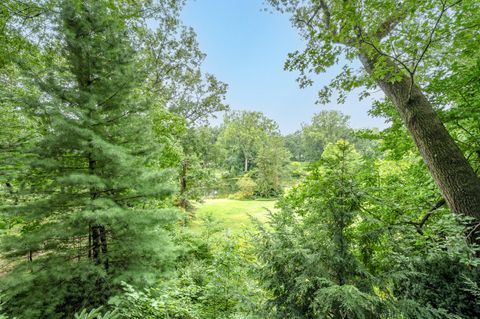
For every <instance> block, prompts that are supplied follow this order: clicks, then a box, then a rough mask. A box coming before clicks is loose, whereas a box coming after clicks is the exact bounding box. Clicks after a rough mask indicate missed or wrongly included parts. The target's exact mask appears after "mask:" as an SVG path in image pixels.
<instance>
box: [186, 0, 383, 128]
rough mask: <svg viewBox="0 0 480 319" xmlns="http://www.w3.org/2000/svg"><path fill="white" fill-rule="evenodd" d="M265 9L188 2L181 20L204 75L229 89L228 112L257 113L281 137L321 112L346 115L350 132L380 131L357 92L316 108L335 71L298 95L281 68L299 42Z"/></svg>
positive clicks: (253, 4)
mask: <svg viewBox="0 0 480 319" xmlns="http://www.w3.org/2000/svg"><path fill="white" fill-rule="evenodd" d="M265 8H267V6H266V4H264V1H263V0H188V1H187V5H186V7H185V8H184V11H183V14H182V17H183V21H184V23H185V24H186V25H189V26H191V27H193V28H194V29H195V31H196V33H197V35H198V40H199V43H200V48H201V49H202V51H203V52H205V53H206V54H207V58H206V60H205V63H204V66H203V68H204V71H205V72H208V73H212V74H214V75H215V76H216V77H217V78H218V79H219V80H221V81H223V82H226V83H228V85H229V90H228V93H227V97H226V100H227V103H228V104H229V105H230V107H231V108H232V109H244V110H255V111H261V112H263V113H265V114H266V115H267V116H268V117H270V118H272V119H274V120H275V121H277V122H278V123H279V125H280V129H281V131H282V132H283V133H290V132H293V131H295V130H297V129H299V128H300V127H301V124H302V123H306V122H309V120H310V118H311V117H312V115H313V114H314V113H315V112H318V111H320V110H322V109H337V110H341V111H342V112H343V113H345V114H348V115H350V116H351V120H350V124H351V126H352V127H354V128H364V127H379V128H383V127H385V123H384V120H383V119H378V118H371V117H369V116H368V115H367V111H368V109H369V107H370V102H369V101H358V92H357V93H352V94H350V96H349V98H348V99H347V103H346V104H344V105H337V104H336V103H334V102H333V103H331V104H329V105H316V104H315V100H316V97H317V91H318V89H319V88H321V87H322V86H323V85H324V84H326V83H328V82H329V81H330V80H331V79H332V78H333V77H334V76H335V75H336V72H335V68H333V69H332V70H329V72H327V73H325V74H322V75H321V76H319V77H318V80H317V81H316V83H315V85H314V86H313V87H312V88H307V89H300V88H299V87H298V84H297V83H296V81H295V78H296V76H297V74H296V73H294V72H293V73H292V72H287V71H284V70H283V65H284V62H285V59H286V57H287V54H288V53H289V52H292V51H294V50H297V49H301V48H303V45H304V44H303V41H302V40H301V38H300V36H299V35H298V34H297V32H296V30H294V29H293V28H292V27H291V25H290V22H289V21H288V17H287V16H286V15H281V14H280V13H277V12H275V13H269V12H265V11H264V10H263V9H265Z"/></svg>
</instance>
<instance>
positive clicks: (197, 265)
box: [112, 225, 261, 319]
mask: <svg viewBox="0 0 480 319" xmlns="http://www.w3.org/2000/svg"><path fill="white" fill-rule="evenodd" d="M212 232H213V233H215V229H212V228H211V226H208V225H207V226H206V228H205V229H204V232H203V233H201V234H200V235H196V236H194V235H193V234H192V233H191V232H188V231H186V232H180V233H179V234H178V238H177V240H178V241H179V244H181V245H183V248H184V249H183V252H182V253H181V254H180V256H179V263H178V267H177V271H176V276H175V277H174V278H172V279H170V280H169V281H166V282H164V283H162V284H161V285H160V286H159V287H157V288H152V289H148V290H145V291H142V292H139V291H138V290H135V289H133V288H132V287H130V286H126V291H125V293H124V294H123V295H121V296H119V297H117V298H115V300H112V302H113V304H114V305H115V307H116V308H117V309H119V311H120V314H121V318H182V319H216V318H252V319H254V318H259V317H258V316H256V313H258V306H257V302H258V298H259V296H260V293H261V292H260V291H259V290H258V288H256V284H255V282H254V281H252V279H251V276H250V275H249V274H248V267H247V264H248V260H247V258H246V256H245V255H244V253H243V252H242V247H241V246H240V242H239V241H238V239H237V238H231V237H225V236H221V237H217V236H215V237H212Z"/></svg>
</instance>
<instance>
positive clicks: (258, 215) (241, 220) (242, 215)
mask: <svg viewBox="0 0 480 319" xmlns="http://www.w3.org/2000/svg"><path fill="white" fill-rule="evenodd" d="M275 202H276V201H275V200H233V199H208V200H206V201H205V202H204V203H201V204H197V209H196V210H195V212H194V216H195V220H194V222H193V223H192V228H193V229H198V228H199V227H201V226H202V224H203V221H202V220H203V219H204V218H206V217H208V216H211V217H212V218H213V219H214V220H216V221H218V222H219V224H220V225H219V226H220V227H221V228H223V229H224V230H226V231H230V232H232V233H239V232H241V231H242V230H244V229H246V228H248V227H250V226H252V220H251V218H250V217H249V216H252V217H254V218H255V219H257V220H259V221H260V222H265V221H266V220H267V218H268V211H269V210H270V211H274V210H275V207H274V206H275Z"/></svg>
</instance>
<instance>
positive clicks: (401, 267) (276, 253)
mask: <svg viewBox="0 0 480 319" xmlns="http://www.w3.org/2000/svg"><path fill="white" fill-rule="evenodd" d="M377 163H378V164H377V165H379V166H380V169H378V168H377V169H376V168H375V166H372V163H369V162H365V161H364V160H362V158H361V157H360V156H359V154H358V153H357V152H356V151H355V150H354V148H353V147H352V145H351V144H349V143H347V142H345V141H339V142H338V143H337V144H336V145H333V144H330V145H328V146H327V148H326V150H325V152H324V153H323V154H322V158H321V160H320V161H319V162H318V163H316V164H314V165H312V166H311V168H310V172H309V175H308V176H307V177H306V179H305V181H304V182H303V183H301V184H299V185H298V186H296V187H294V188H293V189H292V190H291V191H289V192H288V193H287V194H286V196H285V198H284V199H283V200H282V201H281V202H280V207H281V210H280V211H279V212H277V213H275V214H273V215H272V217H271V221H270V227H261V228H260V232H259V235H258V237H257V238H256V240H255V242H256V243H257V245H258V244H259V243H260V245H258V247H257V254H258V256H259V258H260V261H261V263H260V267H259V269H258V274H259V275H260V279H261V282H262V283H263V284H264V287H265V288H266V289H267V290H268V291H269V292H270V293H271V297H270V300H269V303H267V305H268V307H267V308H268V310H269V311H270V313H271V315H272V316H274V317H278V318H284V317H289V318H318V317H321V318H328V317H331V318H345V317H348V318H403V317H405V318H458V317H462V318H470V317H476V316H478V313H477V310H476V303H477V301H476V300H477V299H476V297H475V293H474V291H475V288H474V289H473V292H472V291H468V290H465V287H466V282H476V281H477V280H478V277H477V272H478V268H477V267H478V260H477V259H476V257H475V251H474V250H473V249H472V248H471V247H468V245H467V244H466V243H465V237H464V231H465V230H464V227H463V226H462V224H461V223H459V222H458V220H456V219H454V218H453V217H452V215H451V214H448V213H446V212H444V211H440V212H438V213H437V214H438V215H437V216H433V217H432V219H431V220H429V221H428V222H427V223H426V224H422V225H420V224H418V222H417V220H418V219H421V218H420V217H419V215H421V211H420V212H419V210H418V208H416V207H415V208H413V207H412V206H411V202H412V201H413V202H420V203H421V202H428V198H431V197H430V196H432V197H433V196H435V195H436V194H435V192H434V191H432V188H433V187H429V186H428V183H431V180H429V179H428V173H427V172H426V170H425V168H423V167H422V166H420V165H418V164H416V163H415V162H413V163H412V162H404V163H403V164H402V166H401V168H400V167H399V168H398V169H397V168H396V167H395V165H394V164H393V163H392V162H391V161H390V162H389V161H386V162H385V163H383V161H378V162H377ZM397 165H399V164H397ZM422 179H426V182H425V184H426V185H422V187H421V189H424V191H421V192H419V188H418V185H421V183H420V181H421V180H422ZM400 185H402V186H400ZM409 187H412V188H411V189H410V188H409ZM406 194H408V196H406ZM436 196H438V195H436ZM379 199H382V201H381V202H379ZM433 265H435V266H433ZM439 265H444V266H439ZM466 278H467V279H466Z"/></svg>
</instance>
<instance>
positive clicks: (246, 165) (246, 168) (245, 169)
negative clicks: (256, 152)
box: [243, 154, 248, 172]
mask: <svg viewBox="0 0 480 319" xmlns="http://www.w3.org/2000/svg"><path fill="white" fill-rule="evenodd" d="M243 156H244V158H245V162H244V168H243V171H244V172H248V156H247V154H244V155H243Z"/></svg>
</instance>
